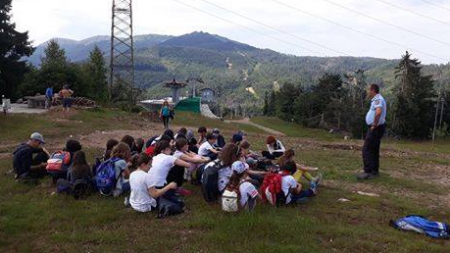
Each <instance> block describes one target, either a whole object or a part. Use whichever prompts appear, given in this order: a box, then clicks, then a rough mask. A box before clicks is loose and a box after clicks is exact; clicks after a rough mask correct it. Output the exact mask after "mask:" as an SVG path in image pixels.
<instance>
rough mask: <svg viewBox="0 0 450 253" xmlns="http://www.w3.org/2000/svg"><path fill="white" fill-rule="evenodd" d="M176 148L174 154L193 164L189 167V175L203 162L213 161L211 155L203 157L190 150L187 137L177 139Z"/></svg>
mask: <svg viewBox="0 0 450 253" xmlns="http://www.w3.org/2000/svg"><path fill="white" fill-rule="evenodd" d="M175 148H176V151H175V153H174V154H173V156H175V157H176V158H178V159H181V160H183V161H185V162H188V163H189V164H190V165H191V166H190V167H189V169H188V173H189V175H191V173H192V172H193V171H195V169H197V168H198V166H200V165H201V164H205V163H207V162H210V161H211V159H210V158H209V157H203V156H200V155H197V154H195V153H192V152H190V151H189V145H188V141H187V140H186V139H183V138H180V139H177V140H176V142H175Z"/></svg>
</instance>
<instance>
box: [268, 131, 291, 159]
mask: <svg viewBox="0 0 450 253" xmlns="http://www.w3.org/2000/svg"><path fill="white" fill-rule="evenodd" d="M266 144H267V151H263V152H262V155H263V156H264V157H266V158H267V159H270V160H275V159H277V158H279V157H280V156H282V155H283V154H284V152H285V151H286V149H285V148H284V146H283V143H281V141H279V140H277V139H276V138H275V137H274V136H269V137H267V140H266Z"/></svg>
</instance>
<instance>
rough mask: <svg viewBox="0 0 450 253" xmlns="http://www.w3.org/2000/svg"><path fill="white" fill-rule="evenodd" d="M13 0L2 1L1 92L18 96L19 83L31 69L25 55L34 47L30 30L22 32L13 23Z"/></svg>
mask: <svg viewBox="0 0 450 253" xmlns="http://www.w3.org/2000/svg"><path fill="white" fill-rule="evenodd" d="M10 12H11V0H3V1H1V2H0V94H4V95H5V96H6V97H11V98H17V97H19V95H20V94H18V93H17V92H18V89H17V88H18V84H20V83H21V82H22V80H23V77H24V74H25V73H27V72H28V71H29V68H28V66H27V65H26V62H25V61H23V60H21V59H22V58H23V57H26V56H30V55H31V54H33V52H34V48H33V47H32V46H31V43H30V42H29V41H28V32H24V33H20V32H18V31H17V30H16V25H15V24H14V23H11V15H10Z"/></svg>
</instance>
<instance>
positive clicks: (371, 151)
mask: <svg viewBox="0 0 450 253" xmlns="http://www.w3.org/2000/svg"><path fill="white" fill-rule="evenodd" d="M385 131H386V124H383V125H379V126H378V127H377V128H375V129H374V130H373V131H371V130H370V129H369V130H368V131H367V134H366V139H365V141H364V147H363V151H362V154H363V160H364V172H366V173H371V174H376V173H378V168H379V166H380V144H381V138H383V135H384V132H385Z"/></svg>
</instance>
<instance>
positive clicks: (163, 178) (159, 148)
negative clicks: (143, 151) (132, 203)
mask: <svg viewBox="0 0 450 253" xmlns="http://www.w3.org/2000/svg"><path fill="white" fill-rule="evenodd" d="M171 153H172V149H171V147H170V143H169V142H167V141H160V142H158V144H156V147H155V155H156V156H155V157H153V161H152V168H151V169H150V170H149V172H148V174H149V175H150V177H151V178H152V181H153V183H154V186H155V187H157V188H161V187H164V186H165V185H166V184H167V183H168V182H176V183H177V184H178V183H179V182H180V181H181V182H183V181H184V179H183V177H184V168H189V166H190V164H189V163H187V162H185V161H183V160H181V159H178V158H176V157H174V156H172V155H171ZM175 165H177V166H179V167H181V169H182V171H181V179H180V178H179V177H180V173H179V171H174V170H172V169H173V168H177V167H174V166H175ZM169 173H170V175H169ZM179 186H181V185H179Z"/></svg>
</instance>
